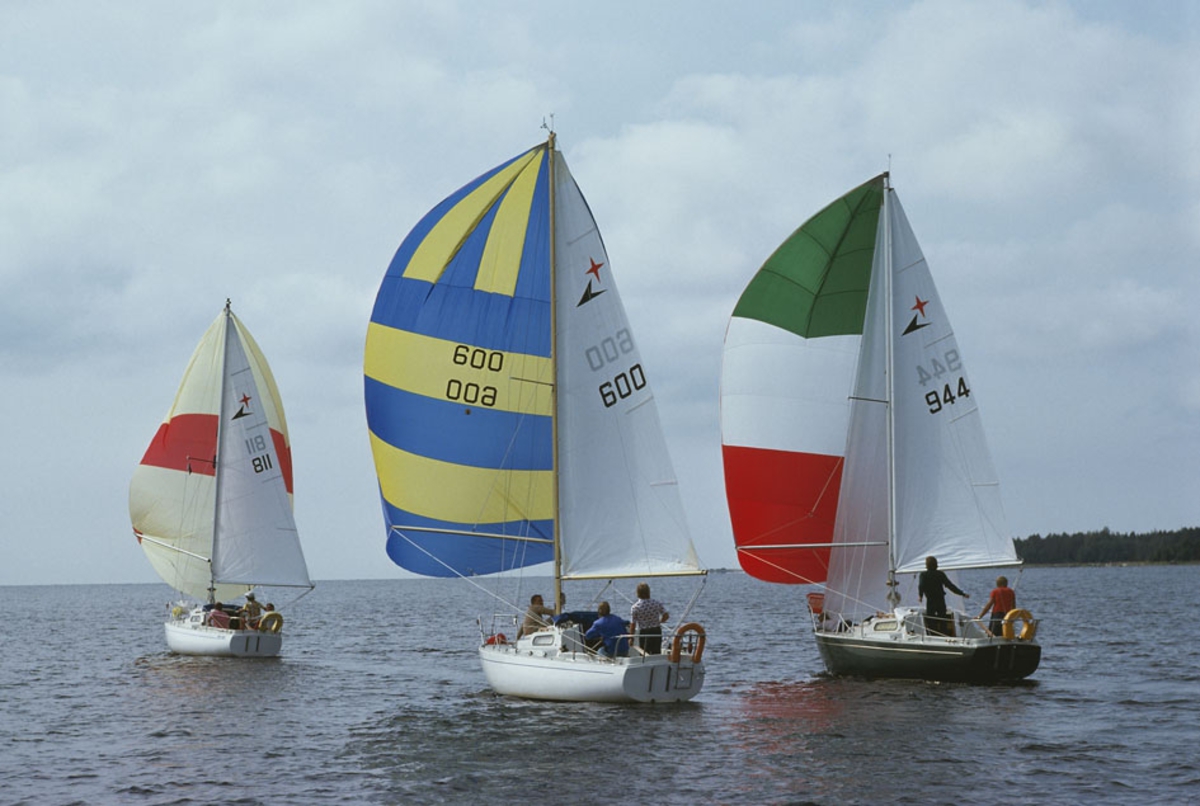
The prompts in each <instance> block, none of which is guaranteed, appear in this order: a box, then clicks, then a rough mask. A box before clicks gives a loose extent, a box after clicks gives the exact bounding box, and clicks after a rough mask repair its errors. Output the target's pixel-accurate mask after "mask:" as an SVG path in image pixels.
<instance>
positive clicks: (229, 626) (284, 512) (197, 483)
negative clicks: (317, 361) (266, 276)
mask: <svg viewBox="0 0 1200 806" xmlns="http://www.w3.org/2000/svg"><path fill="white" fill-rule="evenodd" d="M291 486H292V462H291V446H290V444H289V441H288V433H287V422H286V420H285V419H284V414H283V405H282V403H280V399H279V392H278V390H277V389H276V387H275V379H274V378H273V377H272V375H271V369H270V367H269V366H268V365H267V361H266V359H265V358H264V357H263V355H262V352H261V351H260V350H259V348H258V345H257V344H255V342H254V339H253V338H252V337H251V336H250V333H249V332H248V331H247V330H246V328H245V326H244V325H243V324H242V323H241V321H240V320H239V319H238V318H237V317H236V316H234V314H233V312H232V311H231V310H230V305H229V302H228V301H226V303H225V309H224V310H223V311H222V312H221V314H220V315H219V316H218V317H217V319H216V321H215V322H213V324H212V325H211V326H210V327H209V328H208V330H207V331H206V332H205V334H204V337H203V338H202V339H201V340H200V344H199V345H198V346H197V347H196V350H195V352H194V353H193V354H192V359H191V361H190V362H189V363H188V367H187V370H186V371H185V373H184V376H183V380H182V381H181V383H180V385H179V391H178V392H177V393H176V395H175V401H174V402H173V403H172V405H171V408H170V410H169V411H168V412H167V416H166V418H165V419H164V420H163V422H162V424H161V425H160V426H159V428H158V431H157V433H156V434H155V435H154V439H153V440H152V441H151V443H150V446H149V447H148V448H147V449H146V453H145V455H144V456H143V457H142V461H141V462H140V463H139V464H138V467H137V469H136V470H135V471H134V474H133V480H132V482H131V484H130V488H129V514H130V519H131V520H132V522H133V531H134V534H135V535H136V536H137V539H138V542H139V543H140V544H141V546H142V549H143V550H144V551H145V552H146V556H147V557H148V558H149V560H150V563H151V565H152V566H153V567H154V570H155V571H156V572H157V573H158V575H159V576H160V577H162V579H163V581H164V582H166V583H167V584H168V585H170V586H171V587H173V588H175V589H176V590H177V591H179V592H180V593H181V594H183V595H184V596H185V597H187V598H188V599H190V600H191V601H185V602H181V603H179V604H177V605H175V606H174V607H173V608H172V610H171V617H170V620H168V621H167V623H166V625H165V630H166V637H167V645H168V646H169V647H170V648H171V650H172V651H174V652H177V653H180V654H186V655H223V656H249V657H270V656H273V655H277V654H278V653H279V650H280V647H281V646H282V643H283V635H282V633H281V632H280V630H281V628H282V626H283V617H282V615H280V614H279V613H278V611H273V612H270V613H266V614H263V615H262V617H261V620H260V621H258V623H257V625H255V626H253V627H252V625H251V624H249V623H245V624H243V623H242V622H243V621H247V622H248V621H249V620H248V619H245V618H242V617H239V616H238V615H236V612H235V608H234V607H233V606H232V603H233V601H234V599H236V598H238V597H241V596H247V595H251V596H252V594H251V592H252V591H253V590H254V589H255V588H256V587H268V588H275V587H279V588H306V589H311V588H312V582H311V581H310V580H309V577H308V568H307V566H306V564H305V562H304V554H303V551H302V550H301V548H300V539H299V535H298V532H297V530H296V523H295V520H294V519H293V517H292V495H291ZM199 603H206V604H199ZM217 603H221V604H225V605H227V606H228V607H226V608H225V609H223V610H218V611H217V613H216V614H215V615H214V613H213V611H214V607H215V605H216V604H217ZM248 603H249V602H248ZM251 607H253V605H252V606H251ZM221 613H224V614H225V615H224V616H222V615H221Z"/></svg>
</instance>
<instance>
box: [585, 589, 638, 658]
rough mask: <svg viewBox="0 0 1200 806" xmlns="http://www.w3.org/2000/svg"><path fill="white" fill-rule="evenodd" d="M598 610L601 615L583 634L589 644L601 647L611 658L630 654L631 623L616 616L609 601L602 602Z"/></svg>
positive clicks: (602, 651)
mask: <svg viewBox="0 0 1200 806" xmlns="http://www.w3.org/2000/svg"><path fill="white" fill-rule="evenodd" d="M596 611H597V612H598V613H599V614H600V617H599V618H598V619H596V620H595V621H594V622H592V626H591V629H589V630H588V631H587V632H586V633H585V634H584V636H583V638H584V640H585V641H587V644H588V646H590V647H592V648H599V650H600V654H602V655H608V656H609V657H610V658H623V657H625V656H626V655H627V654H629V638H628V635H629V624H628V622H626V621H625V620H624V619H622V618H620V617H618V616H614V615H613V614H612V608H611V607H609V605H608V602H601V603H600V604H599V605H598V606H597V607H596Z"/></svg>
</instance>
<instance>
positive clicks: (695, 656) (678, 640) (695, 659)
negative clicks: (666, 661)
mask: <svg viewBox="0 0 1200 806" xmlns="http://www.w3.org/2000/svg"><path fill="white" fill-rule="evenodd" d="M689 632H694V633H696V636H697V639H696V648H695V650H693V651H692V663H699V662H700V658H702V657H704V628H703V627H701V626H700V625H699V624H697V623H696V622H694V621H689V622H688V623H687V624H684V625H682V626H681V627H680V628H679V629H678V630H676V631H675V640H674V641H672V642H671V656H670V657H671V663H679V659H680V657H682V655H683V635H684V633H689Z"/></svg>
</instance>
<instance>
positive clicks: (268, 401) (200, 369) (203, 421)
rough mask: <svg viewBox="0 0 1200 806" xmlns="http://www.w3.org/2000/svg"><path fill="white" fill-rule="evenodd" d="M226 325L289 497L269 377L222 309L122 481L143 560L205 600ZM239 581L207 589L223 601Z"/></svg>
mask: <svg viewBox="0 0 1200 806" xmlns="http://www.w3.org/2000/svg"><path fill="white" fill-rule="evenodd" d="M231 324H232V326H233V328H234V329H235V330H236V331H237V333H239V334H240V336H241V340H242V342H243V343H244V344H245V350H246V353H247V362H248V364H249V366H250V370H251V374H252V376H253V378H254V382H255V385H256V387H257V388H258V389H260V390H262V391H263V397H264V401H263V411H265V414H266V418H267V425H268V428H269V431H270V435H271V443H272V446H273V449H274V455H275V459H276V460H277V464H278V467H279V472H280V475H281V477H282V479H283V482H284V485H285V487H286V490H287V493H288V494H289V496H290V494H291V491H292V454H291V447H290V444H289V441H288V432H287V421H286V419H285V418H284V413H283V407H282V405H281V404H280V403H279V402H278V401H279V393H278V390H277V389H276V387H275V380H274V378H273V377H272V375H271V370H270V367H269V366H268V365H267V362H266V359H265V358H264V357H263V355H262V352H261V351H260V350H259V348H258V346H257V345H256V344H255V342H254V340H253V338H252V337H251V336H250V334H249V332H248V331H247V330H246V329H245V327H244V326H243V325H242V324H241V322H240V320H238V319H237V317H236V316H234V315H233V314H232V313H231V314H229V316H226V314H225V313H224V312H222V313H221V314H220V315H219V316H218V317H217V319H216V321H214V322H213V323H212V325H211V326H210V327H209V328H208V330H207V331H206V332H205V333H204V336H203V338H201V340H200V343H199V344H198V345H197V347H196V349H195V352H194V353H193V354H192V357H191V360H190V361H189V362H188V366H187V369H186V370H185V372H184V375H183V379H182V380H181V381H180V384H179V390H178V392H177V393H176V395H175V399H174V401H173V402H172V404H171V407H170V409H169V410H168V411H167V415H166V417H165V418H164V419H163V422H162V423H161V424H160V425H159V427H158V430H157V432H156V433H155V434H154V438H153V439H152V440H151V441H150V445H149V447H148V448H147V449H146V452H145V454H144V455H143V457H142V460H141V462H140V463H139V464H138V466H137V468H136V469H135V470H134V474H133V479H132V481H131V482H130V487H129V515H130V520H131V521H132V524H133V529H134V533H135V534H136V535H137V537H138V542H139V543H140V544H141V546H142V549H143V550H144V551H145V552H146V556H147V557H148V559H149V560H150V563H151V565H152V566H153V567H154V569H155V571H156V572H157V573H158V575H159V576H160V577H161V578H162V580H163V581H164V582H166V583H167V584H168V585H170V586H171V587H173V588H175V589H176V590H178V591H180V592H181V593H183V594H185V595H187V596H190V597H192V598H194V599H198V600H204V599H207V598H208V595H209V587H210V586H211V583H212V576H211V566H210V562H211V560H212V554H213V524H214V516H215V513H216V508H215V507H216V462H217V430H218V428H217V423H218V419H219V415H220V408H221V388H222V373H223V368H224V360H225V342H226V330H227V328H228V327H229V326H230V325H231ZM245 587H246V586H245V585H237V586H234V585H218V586H217V588H216V591H215V595H216V597H217V598H220V599H230V598H233V597H235V596H237V595H239V594H240V593H242V592H244V591H245Z"/></svg>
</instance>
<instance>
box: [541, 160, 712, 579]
mask: <svg viewBox="0 0 1200 806" xmlns="http://www.w3.org/2000/svg"><path fill="white" fill-rule="evenodd" d="M553 158H554V185H555V208H554V230H555V233H554V237H555V241H554V242H555V267H556V279H555V289H556V302H555V304H556V317H555V319H556V322H557V328H558V332H557V339H556V342H555V344H556V348H555V349H556V360H557V367H558V388H557V393H558V405H557V411H558V425H557V429H558V444H559V456H558V460H559V480H558V484H559V518H560V538H559V539H560V546H561V557H562V560H561V566H562V577H563V578H564V579H569V578H576V579H579V578H586V577H604V578H611V577H630V576H654V575H663V574H672V573H684V574H687V573H698V572H699V571H700V562H699V559H698V557H697V556H696V550H695V547H694V546H693V544H692V539H691V536H690V534H689V531H688V526H687V519H686V516H685V514H684V510H683V503H682V500H681V498H680V495H679V487H678V483H677V481H676V477H675V472H674V469H673V468H672V465H671V458H670V454H669V452H668V448H667V444H666V439H665V437H664V435H663V431H662V426H661V423H660V420H659V416H658V408H657V406H656V404H655V401H654V396H653V394H652V393H651V390H650V384H649V380H648V376H647V373H646V370H645V369H644V365H643V363H642V359H641V354H640V352H639V350H638V347H637V343H636V342H635V340H634V338H633V333H632V330H631V329H630V326H629V320H628V318H627V317H626V314H625V307H624V305H622V304H621V298H620V295H619V293H618V292H617V287H616V285H615V283H614V282H613V277H612V274H611V273H610V269H609V266H608V255H607V254H606V252H605V250H604V243H603V242H602V240H601V238H600V232H599V229H598V228H597V227H596V222H595V220H594V219H593V218H592V214H591V210H590V209H589V208H588V205H587V202H586V200H585V199H584V197H583V194H582V193H581V192H580V191H579V188H578V187H577V186H576V184H575V180H574V179H573V178H572V177H571V173H570V171H569V170H568V169H567V165H566V161H565V160H564V159H563V157H562V155H561V153H559V152H558V151H554V152H553ZM592 267H594V269H593V270H592V271H589V269H592Z"/></svg>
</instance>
